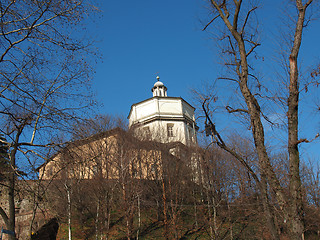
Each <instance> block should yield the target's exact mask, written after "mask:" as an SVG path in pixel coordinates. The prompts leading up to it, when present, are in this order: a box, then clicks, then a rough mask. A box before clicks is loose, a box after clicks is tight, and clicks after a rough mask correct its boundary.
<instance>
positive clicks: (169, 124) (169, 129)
mask: <svg viewBox="0 0 320 240" xmlns="http://www.w3.org/2000/svg"><path fill="white" fill-rule="evenodd" d="M167 133H168V137H173V123H168V124H167Z"/></svg>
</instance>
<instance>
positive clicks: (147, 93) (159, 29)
mask: <svg viewBox="0 0 320 240" xmlns="http://www.w3.org/2000/svg"><path fill="white" fill-rule="evenodd" d="M263 2H264V3H263V5H261V8H260V9H259V11H260V13H261V14H262V15H261V16H262V18H261V19H260V23H261V26H262V29H263V30H264V32H263V33H262V34H261V38H262V44H263V45H262V47H261V49H262V53H263V54H265V57H268V53H269V52H273V51H276V40H275V36H276V34H277V29H276V28H277V26H278V25H280V24H279V23H278V18H277V17H276V16H278V15H280V14H281V11H282V10H281V8H277V7H275V6H278V5H279V4H281V1H276V0H270V1H263ZM282 2H283V1H282ZM206 6H207V5H206V3H205V1H203V0H162V1H156V0H139V1H129V0H122V1H118V0H108V1H102V3H100V5H99V7H100V9H101V10H102V12H103V17H102V18H100V19H97V20H96V23H95V27H94V28H93V29H94V33H93V36H94V37H96V39H97V40H98V41H99V44H98V46H99V49H100V51H101V52H102V54H103V58H102V59H103V62H102V63H99V64H98V65H97V68H96V74H95V76H94V79H93V83H94V90H95V91H96V94H97V99H98V100H99V101H100V102H102V103H103V107H102V109H101V113H107V114H113V115H118V114H119V115H122V116H124V117H127V115H128V113H129V111H130V106H131V105H132V104H133V103H136V102H139V101H142V100H144V99H146V98H149V97H151V96H152V93H151V88H152V86H153V84H154V82H155V81H156V78H155V77H156V76H157V75H159V76H160V80H161V81H162V82H164V84H165V85H166V86H167V88H168V95H169V96H181V97H183V98H184V99H185V100H187V101H188V102H190V103H191V104H193V99H192V95H191V93H190V89H191V88H201V85H202V84H203V82H211V81H213V80H215V79H216V78H217V77H218V76H219V74H220V73H221V68H222V66H221V65H219V64H218V62H219V61H220V58H219V56H218V54H217V49H216V46H215V42H214V41H213V40H212V39H210V38H211V35H210V34H208V33H206V32H202V31H201V28H202V27H203V26H204V23H206V21H207V19H208V18H207V10H206V9H205V8H206ZM282 7H283V6H282ZM284 8H285V7H284ZM319 29H320V28H319V21H318V22H316V23H313V24H312V25H311V27H310V29H308V31H307V32H306V34H305V36H304V41H305V42H304V43H303V44H304V45H303V48H302V50H303V53H302V54H301V56H302V58H303V63H304V64H305V65H308V64H310V63H315V62H320V61H319V55H320V46H319V45H320V44H318V43H317V39H320V31H319ZM310 46H312V48H311V47H310ZM269 57H270V59H271V58H272V56H269ZM270 59H269V60H270ZM274 63H275V62H274V60H272V61H270V62H269V61H265V62H264V64H265V65H262V66H260V68H264V69H269V70H268V71H269V74H270V71H272V69H273V66H272V65H274ZM267 75H268V73H267V74H266V76H265V79H268V76H267ZM221 91H224V90H223V89H222V90H221ZM317 98H318V96H314V99H315V101H314V102H313V103H311V104H315V103H316V101H317ZM318 100H319V101H320V99H318ZM308 116H309V118H308V117H307V118H306V119H303V122H302V126H305V125H309V121H311V120H312V121H313V122H314V123H315V124H314V125H313V130H314V129H315V128H317V129H318V131H319V129H320V127H319V126H320V124H319V122H320V121H319V119H320V118H319V116H320V115H319V114H313V113H312V110H311V115H308ZM315 117H317V118H318V119H316V118H315ZM216 121H217V122H219V121H220V122H224V119H216ZM309 132H310V129H309V130H308V134H307V135H306V137H311V136H312V134H313V133H310V134H309ZM313 136H314V135H313ZM319 148H320V144H319V140H318V141H317V142H316V144H313V145H312V147H309V146H308V147H307V149H312V152H314V153H315V154H316V155H318V156H319V155H320V154H319V152H320V151H319V150H318V149H319Z"/></svg>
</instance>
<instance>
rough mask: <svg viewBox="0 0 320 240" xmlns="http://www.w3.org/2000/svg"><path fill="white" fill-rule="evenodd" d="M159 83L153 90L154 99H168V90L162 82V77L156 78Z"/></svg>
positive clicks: (156, 83)
mask: <svg viewBox="0 0 320 240" xmlns="http://www.w3.org/2000/svg"><path fill="white" fill-rule="evenodd" d="M156 79H157V81H156V82H155V84H154V85H153V88H152V89H151V91H152V93H153V97H167V88H166V86H164V84H163V83H162V82H160V77H159V76H157V77H156Z"/></svg>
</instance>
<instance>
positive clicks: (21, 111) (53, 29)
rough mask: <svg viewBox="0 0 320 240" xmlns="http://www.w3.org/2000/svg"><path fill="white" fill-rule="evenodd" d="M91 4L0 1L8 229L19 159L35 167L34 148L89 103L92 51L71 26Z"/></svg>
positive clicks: (0, 107) (88, 11)
mask: <svg viewBox="0 0 320 240" xmlns="http://www.w3.org/2000/svg"><path fill="white" fill-rule="evenodd" d="M93 10H94V7H92V5H89V3H87V2H86V1H63V0H54V1H51V0H50V1H28V0H23V1H9V0H8V1H7V0H5V1H1V3H0V21H1V23H0V45H1V52H0V69H1V71H0V72H1V73H0V76H1V79H0V99H1V102H0V115H1V120H0V125H1V133H2V134H3V135H4V136H5V139H6V140H5V141H4V142H5V143H6V144H7V145H8V146H9V160H10V166H11V169H12V170H13V171H12V172H11V174H9V176H8V182H9V186H8V196H9V197H8V204H9V208H8V209H9V210H8V212H6V211H4V209H3V208H1V210H0V214H1V216H2V219H3V220H4V222H5V223H6V228H7V229H9V230H12V231H15V200H14V197H15V185H16V177H17V174H19V171H18V169H19V168H21V167H22V163H24V164H25V166H26V165H29V166H28V167H26V169H29V170H30V169H31V170H32V171H33V170H35V168H36V167H37V163H36V162H34V159H35V157H38V158H42V160H43V159H45V155H43V154H42V153H41V151H42V150H40V151H39V150H38V148H41V147H50V146H53V145H55V142H54V138H55V135H56V134H57V133H58V129H59V130H65V131H68V130H69V129H70V127H69V126H70V125H69V124H70V123H71V122H72V121H73V120H74V119H76V118H77V116H80V114H82V110H83V109H84V108H86V107H89V106H92V103H93V102H92V100H91V99H92V98H91V96H90V89H89V88H90V84H88V81H89V80H90V75H91V73H92V71H91V66H90V56H93V55H92V54H91V53H94V52H93V51H92V49H93V48H92V47H91V42H90V41H89V40H88V39H87V38H86V35H85V31H84V32H83V35H81V34H79V31H77V33H76V34H75V31H76V29H77V28H78V27H79V26H84V25H83V23H84V21H85V20H86V16H87V14H91V13H92V12H93ZM82 29H83V28H82ZM85 54H88V55H87V56H88V58H86V57H84V55H85ZM80 98H81V99H82V100H83V101H78V99H80ZM18 159H19V160H20V159H22V160H21V161H20V162H18ZM29 172H30V171H29Z"/></svg>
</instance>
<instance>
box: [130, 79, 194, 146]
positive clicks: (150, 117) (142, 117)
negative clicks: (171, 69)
mask: <svg viewBox="0 0 320 240" xmlns="http://www.w3.org/2000/svg"><path fill="white" fill-rule="evenodd" d="M151 91H152V94H153V97H151V98H149V99H146V100H144V101H141V102H138V103H135V104H133V105H132V106H131V110H130V113H129V116H128V119H129V128H130V129H133V130H134V133H135V135H136V136H137V137H138V138H142V139H150V140H154V141H159V142H162V143H169V142H181V143H183V144H185V145H194V144H196V143H197V134H196V133H197V129H198V127H197V125H196V122H195V117H194V111H195V108H194V107H193V106H191V105H190V104H189V103H188V102H186V101H185V100H184V99H183V98H181V97H168V96H167V88H166V86H165V85H164V84H163V83H162V82H160V78H159V76H157V81H156V83H155V84H154V86H153V88H152V89H151Z"/></svg>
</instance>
